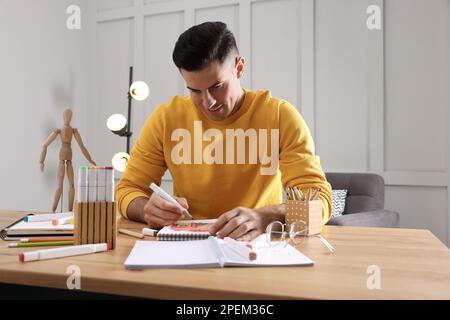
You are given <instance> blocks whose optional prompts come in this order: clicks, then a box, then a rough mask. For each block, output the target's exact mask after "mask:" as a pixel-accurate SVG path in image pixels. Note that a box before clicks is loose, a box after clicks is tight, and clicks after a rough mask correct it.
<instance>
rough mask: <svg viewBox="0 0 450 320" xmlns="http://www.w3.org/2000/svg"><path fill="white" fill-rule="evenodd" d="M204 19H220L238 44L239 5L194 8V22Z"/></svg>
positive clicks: (198, 22) (200, 21) (203, 20)
mask: <svg viewBox="0 0 450 320" xmlns="http://www.w3.org/2000/svg"><path fill="white" fill-rule="evenodd" d="M206 21H222V22H225V23H226V24H227V26H228V29H230V30H231V32H233V34H234V36H235V38H236V42H237V43H238V44H239V6H238V5H237V4H235V5H229V6H219V7H212V8H202V9H196V10H195V24H200V23H202V22H206Z"/></svg>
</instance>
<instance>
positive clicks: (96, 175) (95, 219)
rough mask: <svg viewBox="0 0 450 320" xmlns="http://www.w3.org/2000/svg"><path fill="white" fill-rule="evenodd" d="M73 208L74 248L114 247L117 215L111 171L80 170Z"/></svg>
mask: <svg viewBox="0 0 450 320" xmlns="http://www.w3.org/2000/svg"><path fill="white" fill-rule="evenodd" d="M78 173H79V175H78V188H77V190H78V191H79V192H80V193H81V194H80V193H79V194H78V197H77V200H78V201H77V202H76V203H75V206H74V215H75V216H74V218H75V219H74V224H75V225H74V244H75V245H80V244H93V243H108V244H109V246H110V249H114V248H115V245H116V234H117V225H116V220H117V214H116V202H115V201H114V170H113V168H112V167H80V169H79V171H78Z"/></svg>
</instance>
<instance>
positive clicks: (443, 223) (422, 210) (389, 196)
mask: <svg viewBox="0 0 450 320" xmlns="http://www.w3.org/2000/svg"><path fill="white" fill-rule="evenodd" d="M385 206H386V207H387V208H389V209H391V210H395V211H397V212H399V213H400V227H402V228H413V229H428V230H430V231H431V232H432V233H433V234H434V235H435V236H436V237H438V238H439V239H440V240H441V241H442V242H444V243H448V235H447V224H448V217H447V215H446V212H447V209H448V207H447V206H448V202H447V189H446V188H438V187H408V186H387V187H386V198H385Z"/></svg>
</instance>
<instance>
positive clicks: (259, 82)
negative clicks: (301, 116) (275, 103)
mask: <svg viewBox="0 0 450 320" xmlns="http://www.w3.org/2000/svg"><path fill="white" fill-rule="evenodd" d="M299 13H300V1H294V0H281V1H261V2H254V3H252V5H251V43H252V46H251V50H252V53H251V59H252V71H251V81H252V89H253V90H266V89H270V90H271V91H272V95H273V96H274V97H276V98H279V99H281V98H282V99H284V100H287V101H289V102H290V103H292V104H293V105H294V106H296V107H297V108H298V103H299V101H300V100H299V99H298V98H299V96H298V94H297V93H298V90H299V88H300V84H299V75H298V71H299V70H298V63H299V57H300V43H299V39H300V36H299V35H300V33H301V30H300V23H299V19H298V17H299Z"/></svg>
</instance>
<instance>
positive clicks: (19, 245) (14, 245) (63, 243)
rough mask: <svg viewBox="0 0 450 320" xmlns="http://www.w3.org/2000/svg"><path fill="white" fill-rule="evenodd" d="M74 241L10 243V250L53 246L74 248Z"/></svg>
mask: <svg viewBox="0 0 450 320" xmlns="http://www.w3.org/2000/svg"><path fill="white" fill-rule="evenodd" d="M72 245H73V240H72V241H49V242H28V243H27V242H19V243H10V244H8V248H27V247H51V246H72Z"/></svg>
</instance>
